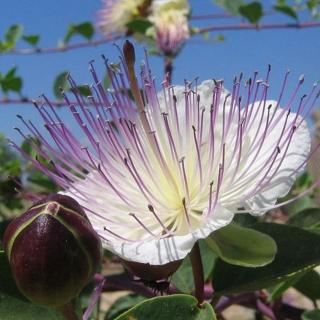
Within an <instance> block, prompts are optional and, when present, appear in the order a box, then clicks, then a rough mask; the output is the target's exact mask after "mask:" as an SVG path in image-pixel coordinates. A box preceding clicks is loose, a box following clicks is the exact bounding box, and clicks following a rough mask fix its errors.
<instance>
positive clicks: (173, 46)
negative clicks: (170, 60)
mask: <svg viewBox="0 0 320 320" xmlns="http://www.w3.org/2000/svg"><path fill="white" fill-rule="evenodd" d="M189 13H190V6H189V3H188V1H187V0H155V1H153V2H152V6H151V15H150V16H149V20H150V21H151V22H152V23H153V27H152V28H151V29H150V30H148V34H150V35H153V36H154V37H155V39H156V41H157V45H158V48H159V49H160V50H161V51H162V52H163V53H164V54H173V53H175V52H176V51H177V50H178V49H179V48H180V46H181V45H182V44H183V43H184V42H185V41H186V40H187V39H188V38H189V36H190V32H189V26H188V15H189Z"/></svg>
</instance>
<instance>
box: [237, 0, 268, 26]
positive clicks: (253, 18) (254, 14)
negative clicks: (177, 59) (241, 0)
mask: <svg viewBox="0 0 320 320" xmlns="http://www.w3.org/2000/svg"><path fill="white" fill-rule="evenodd" d="M239 13H240V14H241V16H242V17H244V18H246V19H248V20H249V22H251V23H258V22H259V20H260V19H261V18H262V16H263V8H262V4H261V3H260V2H257V1H254V2H251V3H248V4H246V5H243V6H240V8H239Z"/></svg>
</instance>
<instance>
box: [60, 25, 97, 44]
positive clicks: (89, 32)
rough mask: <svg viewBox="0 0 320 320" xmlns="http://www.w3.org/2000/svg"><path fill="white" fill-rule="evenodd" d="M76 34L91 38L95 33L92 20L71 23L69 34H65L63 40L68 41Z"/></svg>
mask: <svg viewBox="0 0 320 320" xmlns="http://www.w3.org/2000/svg"><path fill="white" fill-rule="evenodd" d="M75 35H81V36H82V37H84V38H86V39H88V40H90V39H92V37H93V35H94V27H93V25H92V23H91V22H83V23H79V24H70V25H69V27H68V31H67V34H66V35H65V37H64V39H63V42H64V43H68V42H69V41H70V40H71V38H72V37H73V36H75Z"/></svg>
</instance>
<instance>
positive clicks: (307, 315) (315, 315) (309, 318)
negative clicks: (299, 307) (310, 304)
mask: <svg viewBox="0 0 320 320" xmlns="http://www.w3.org/2000/svg"><path fill="white" fill-rule="evenodd" d="M301 319H302V320H319V319H320V309H316V310H311V311H306V312H304V313H303V315H302V318H301Z"/></svg>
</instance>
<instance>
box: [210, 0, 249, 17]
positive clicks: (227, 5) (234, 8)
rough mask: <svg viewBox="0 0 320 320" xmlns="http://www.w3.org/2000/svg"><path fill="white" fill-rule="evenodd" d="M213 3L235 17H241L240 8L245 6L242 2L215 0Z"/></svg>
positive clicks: (238, 0)
mask: <svg viewBox="0 0 320 320" xmlns="http://www.w3.org/2000/svg"><path fill="white" fill-rule="evenodd" d="M213 2H214V3H215V4H216V5H218V6H219V7H221V8H223V9H224V10H225V11H227V12H229V13H230V14H232V15H234V16H237V15H239V8H240V7H241V6H242V5H243V4H244V2H243V1H242V0H214V1H213Z"/></svg>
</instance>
